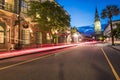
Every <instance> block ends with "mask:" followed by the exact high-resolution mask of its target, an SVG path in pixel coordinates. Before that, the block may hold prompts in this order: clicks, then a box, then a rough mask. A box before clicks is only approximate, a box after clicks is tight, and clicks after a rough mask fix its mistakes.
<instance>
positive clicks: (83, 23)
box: [56, 0, 120, 35]
mask: <svg viewBox="0 0 120 80" xmlns="http://www.w3.org/2000/svg"><path fill="white" fill-rule="evenodd" d="M56 1H57V2H58V3H59V4H60V5H61V6H63V8H64V9H65V10H66V11H67V12H68V13H69V14H70V17H71V22H70V23H71V27H74V26H75V27H81V28H79V29H80V32H82V33H84V34H85V35H90V34H92V33H94V25H93V24H94V17H95V9H96V7H97V9H98V13H99V16H101V15H100V14H101V12H102V10H103V9H104V8H106V6H107V5H118V7H120V0H56ZM113 20H120V15H119V16H115V17H113ZM100 21H101V24H107V22H108V20H107V18H106V19H101V18H100ZM103 29H104V27H102V30H103Z"/></svg>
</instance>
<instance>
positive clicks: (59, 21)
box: [28, 1, 70, 30]
mask: <svg viewBox="0 0 120 80" xmlns="http://www.w3.org/2000/svg"><path fill="white" fill-rule="evenodd" d="M28 15H29V16H31V18H32V19H33V21H34V22H38V23H39V24H40V28H42V29H44V30H48V29H49V30H50V29H59V30H60V29H62V28H65V27H66V26H70V16H69V15H68V14H67V13H66V11H65V10H64V9H63V8H62V7H61V6H59V5H58V4H57V3H55V2H50V1H45V2H42V3H41V2H38V1H31V2H30V9H29V11H28Z"/></svg>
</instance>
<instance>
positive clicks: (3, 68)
mask: <svg viewBox="0 0 120 80" xmlns="http://www.w3.org/2000/svg"><path fill="white" fill-rule="evenodd" d="M52 55H54V54H49V55H45V56H41V57H38V58H34V59H30V60H26V61H23V62H19V63H16V64H13V65H9V66H6V67H2V68H0V71H1V70H5V69H8V68H11V67H15V66H19V65H22V64H25V63H29V62H32V61H36V60H39V59H42V58H46V57H49V56H52Z"/></svg>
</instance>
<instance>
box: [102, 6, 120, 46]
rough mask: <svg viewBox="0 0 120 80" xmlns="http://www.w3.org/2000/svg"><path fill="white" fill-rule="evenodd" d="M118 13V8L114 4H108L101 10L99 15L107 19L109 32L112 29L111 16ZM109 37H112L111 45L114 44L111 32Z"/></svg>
mask: <svg viewBox="0 0 120 80" xmlns="http://www.w3.org/2000/svg"><path fill="white" fill-rule="evenodd" d="M118 14H120V9H119V8H118V6H116V5H108V6H107V7H106V8H105V9H103V10H102V13H101V17H102V18H103V19H104V18H108V19H109V23H110V27H111V32H112V31H113V27H112V18H113V16H115V15H118ZM111 38H112V45H115V44H114V36H113V34H111Z"/></svg>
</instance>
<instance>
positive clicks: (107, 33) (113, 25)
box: [103, 20, 120, 41]
mask: <svg viewBox="0 0 120 80" xmlns="http://www.w3.org/2000/svg"><path fill="white" fill-rule="evenodd" d="M117 23H119V24H120V20H115V21H112V27H113V29H115V28H117V25H116V24H117ZM110 34H111V27H110V24H108V25H107V26H106V27H105V30H104V32H103V35H104V36H106V37H107V38H106V40H107V41H111V35H110ZM115 40H116V39H115Z"/></svg>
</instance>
